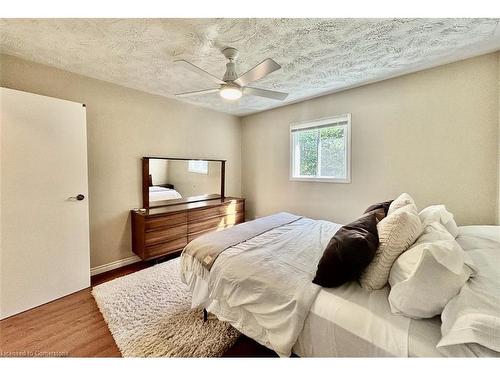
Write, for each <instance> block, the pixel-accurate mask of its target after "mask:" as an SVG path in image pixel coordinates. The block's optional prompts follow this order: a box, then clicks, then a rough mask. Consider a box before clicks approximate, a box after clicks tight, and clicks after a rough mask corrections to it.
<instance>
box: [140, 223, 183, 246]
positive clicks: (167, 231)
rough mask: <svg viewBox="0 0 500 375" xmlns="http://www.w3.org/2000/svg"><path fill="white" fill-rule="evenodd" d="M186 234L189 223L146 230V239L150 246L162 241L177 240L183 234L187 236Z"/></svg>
mask: <svg viewBox="0 0 500 375" xmlns="http://www.w3.org/2000/svg"><path fill="white" fill-rule="evenodd" d="M186 234H187V224H184V225H179V226H177V227H165V228H162V229H158V230H153V231H149V232H146V233H145V238H144V241H145V243H146V246H149V245H154V244H157V243H160V242H166V241H171V240H175V239H178V238H179V237H182V236H184V237H185V236H186Z"/></svg>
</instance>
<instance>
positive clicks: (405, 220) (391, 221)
mask: <svg viewBox="0 0 500 375" xmlns="http://www.w3.org/2000/svg"><path fill="white" fill-rule="evenodd" d="M377 230H378V238H379V246H378V248H377V251H376V252H375V257H374V258H373V260H372V262H371V263H370V264H369V265H368V267H366V269H365V270H364V272H363V274H362V275H361V277H360V279H359V282H360V284H361V286H362V287H363V288H364V289H368V290H374V289H382V288H383V287H384V286H385V285H386V284H387V281H388V279H389V273H390V271H391V267H392V265H393V264H394V262H395V261H396V259H397V258H398V256H399V255H400V254H401V253H403V251H405V250H406V249H408V248H409V247H410V246H411V245H412V244H413V242H415V240H416V239H417V238H418V236H420V233H422V224H421V222H420V219H419V217H418V212H417V207H416V206H415V205H414V204H407V205H406V206H403V207H401V208H398V209H397V210H395V211H394V212H393V213H392V214H389V215H387V217H385V218H384V219H383V220H381V221H380V222H379V223H378V224H377Z"/></svg>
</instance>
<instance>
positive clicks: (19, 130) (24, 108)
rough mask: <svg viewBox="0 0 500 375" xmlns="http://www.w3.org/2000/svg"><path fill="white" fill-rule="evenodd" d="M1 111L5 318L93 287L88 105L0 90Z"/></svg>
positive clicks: (0, 306)
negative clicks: (91, 283)
mask: <svg viewBox="0 0 500 375" xmlns="http://www.w3.org/2000/svg"><path fill="white" fill-rule="evenodd" d="M0 113H1V115H0V116H1V117H0V119H1V122H0V141H1V142H0V144H1V149H0V154H1V169H0V171H1V189H0V202H1V206H0V216H1V220H0V233H1V242H0V274H1V275H0V319H3V318H6V317H8V316H11V315H14V314H17V313H19V312H22V311H25V310H27V309H30V308H32V307H35V306H39V305H41V304H44V303H46V302H49V301H52V300H54V299H57V298H59V297H62V296H65V295H67V294H70V293H73V292H75V291H77V290H80V289H83V288H86V287H88V286H90V259H89V258H90V257H89V213H88V211H89V209H88V197H87V190H88V185H87V136H86V112H85V107H84V106H83V105H82V104H80V103H74V102H69V101H66V100H60V99H55V98H49V97H46V96H42V95H35V94H31V93H26V92H22V91H16V90H11V89H6V88H0ZM78 194H82V195H83V196H84V199H83V200H77V199H75V198H70V197H76V196H77V195H78ZM80 198H81V197H80Z"/></svg>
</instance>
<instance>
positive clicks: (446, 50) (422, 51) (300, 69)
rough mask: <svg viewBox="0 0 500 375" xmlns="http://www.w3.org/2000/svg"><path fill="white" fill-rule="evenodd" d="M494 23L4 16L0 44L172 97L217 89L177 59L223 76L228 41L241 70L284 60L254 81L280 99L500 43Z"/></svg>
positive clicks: (246, 100)
mask: <svg viewBox="0 0 500 375" xmlns="http://www.w3.org/2000/svg"><path fill="white" fill-rule="evenodd" d="M499 29H500V27H499V20H498V19H2V20H0V36H1V39H0V46H1V51H2V52H3V53H7V54H11V55H14V56H19V57H22V58H25V59H28V60H32V61H36V62H39V63H43V64H47V65H51V66H55V67H58V68H61V69H65V70H68V71H71V72H75V73H79V74H82V75H86V76H89V77H93V78H97V79H102V80H105V81H109V82H113V83H116V84H119V85H123V86H127V87H131V88H135V89H139V90H143V91H147V92H150V93H154V94H159V95H163V96H168V97H173V94H174V93H178V92H184V91H194V90H201V89H206V88H212V87H217V85H214V84H213V83H212V82H211V81H209V80H206V79H205V78H200V77H198V76H197V75H196V74H194V73H192V72H190V71H187V70H184V69H183V68H182V67H179V66H177V65H174V64H172V61H173V60H176V59H185V60H188V61H190V62H192V63H194V64H196V65H198V66H200V67H202V68H203V69H205V70H208V71H209V72H211V73H212V74H214V75H216V76H218V77H222V75H223V74H224V71H225V63H226V60H225V58H224V56H223V55H222V54H221V53H220V50H221V49H223V48H224V47H226V46H232V47H236V48H237V49H239V51H240V56H239V58H238V61H237V71H238V73H239V74H241V73H244V72H245V71H246V70H248V69H249V68H251V67H252V66H254V65H256V64H257V63H259V62H260V61H262V60H263V59H265V58H267V57H271V58H273V59H274V60H276V61H277V62H278V63H279V64H281V66H282V69H281V70H278V71H276V72H274V73H272V74H270V75H269V76H267V77H265V78H263V79H261V80H259V81H257V82H254V83H253V84H251V85H250V86H254V87H260V88H265V89H273V90H278V91H284V92H288V93H289V94H290V95H289V97H288V99H287V100H286V101H285V104H286V103H290V102H296V101H300V100H304V99H307V98H310V97H314V96H319V95H322V94H325V93H328V92H332V91H337V90H339V89H342V88H346V87H352V86H356V85H360V84H363V83H366V82H373V81H377V80H381V79H384V78H388V77H391V76H396V75H400V74H404V73H407V72H411V71H417V70H420V69H425V68H428V67H430V66H435V65H438V64H442V63H446V62H451V61H456V60H460V59H463V58H466V57H470V56H475V55H480V54H482V53H486V52H491V51H494V50H497V49H500V32H499ZM179 100H180V99H179ZM182 100H183V101H187V102H190V103H193V104H197V105H202V106H206V107H210V108H212V109H215V110H218V111H223V112H227V113H232V114H236V115H246V114H250V113H255V112H259V111H262V110H266V109H270V108H273V107H277V106H280V105H283V104H284V103H283V102H278V101H274V100H271V99H264V98H257V97H253V96H246V97H243V98H242V99H240V100H239V101H237V102H229V101H225V100H223V99H221V98H220V97H219V96H218V94H217V93H215V94H209V95H206V96H200V97H196V98H189V99H188V98H184V99H182Z"/></svg>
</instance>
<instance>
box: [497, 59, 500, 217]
mask: <svg viewBox="0 0 500 375" xmlns="http://www.w3.org/2000/svg"><path fill="white" fill-rule="evenodd" d="M497 56H498V76H497V77H498V78H497V79H498V91H497V96H498V156H497V165H498V184H497V199H498V200H497V208H498V212H497V224H500V52H498V53H497Z"/></svg>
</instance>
